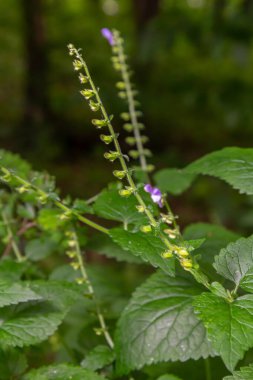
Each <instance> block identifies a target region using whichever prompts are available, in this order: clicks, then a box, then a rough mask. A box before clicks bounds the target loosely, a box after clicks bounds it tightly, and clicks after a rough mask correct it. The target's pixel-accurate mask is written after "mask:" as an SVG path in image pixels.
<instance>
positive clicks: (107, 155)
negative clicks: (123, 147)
mask: <svg viewBox="0 0 253 380" xmlns="http://www.w3.org/2000/svg"><path fill="white" fill-rule="evenodd" d="M119 156H120V154H119V152H113V151H110V152H106V153H105V154H104V157H105V158H106V159H107V160H109V161H111V162H113V161H115V160H116V159H117V158H119Z"/></svg>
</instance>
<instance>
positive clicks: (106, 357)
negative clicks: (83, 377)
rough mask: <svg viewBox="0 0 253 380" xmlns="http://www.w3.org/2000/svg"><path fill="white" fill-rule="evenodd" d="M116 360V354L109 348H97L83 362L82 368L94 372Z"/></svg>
mask: <svg viewBox="0 0 253 380" xmlns="http://www.w3.org/2000/svg"><path fill="white" fill-rule="evenodd" d="M114 359H115V354H114V352H113V351H112V350H111V349H110V348H109V347H108V346H102V345H101V346H97V347H95V348H94V349H93V350H92V351H91V352H89V353H88V355H86V357H85V359H84V360H82V362H81V366H82V367H84V368H87V369H90V370H93V371H96V370H98V369H101V368H104V367H106V366H108V365H109V364H111V363H112V362H113V361H114Z"/></svg>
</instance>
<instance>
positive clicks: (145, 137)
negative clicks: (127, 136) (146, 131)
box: [141, 136, 149, 144]
mask: <svg viewBox="0 0 253 380" xmlns="http://www.w3.org/2000/svg"><path fill="white" fill-rule="evenodd" d="M148 141H149V138H148V136H141V142H142V143H143V144H145V143H147V142H148Z"/></svg>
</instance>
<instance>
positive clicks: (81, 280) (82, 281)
mask: <svg viewBox="0 0 253 380" xmlns="http://www.w3.org/2000/svg"><path fill="white" fill-rule="evenodd" d="M76 283H77V284H78V285H82V284H84V283H85V279H84V278H83V277H78V278H76Z"/></svg>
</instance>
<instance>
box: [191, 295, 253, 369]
mask: <svg viewBox="0 0 253 380" xmlns="http://www.w3.org/2000/svg"><path fill="white" fill-rule="evenodd" d="M194 307H195V310H196V312H197V313H198V316H199V318H201V320H202V321H203V323H204V325H205V327H206V329H207V335H208V338H209V340H210V342H211V344H212V346H213V349H214V350H215V351H217V353H218V354H219V355H220V356H221V357H222V359H223V361H224V363H225V365H226V367H227V368H228V369H229V370H230V371H233V369H234V367H235V366H236V364H237V363H238V361H239V360H240V359H242V358H243V355H244V353H245V352H246V351H247V350H248V349H249V348H250V347H252V346H253V295H251V294H250V295H246V296H243V297H239V298H237V299H236V300H235V301H234V302H232V303H230V302H228V301H227V300H224V299H223V298H220V297H217V296H216V295H214V294H210V293H202V294H201V295H200V296H197V297H196V298H195V300H194Z"/></svg>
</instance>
